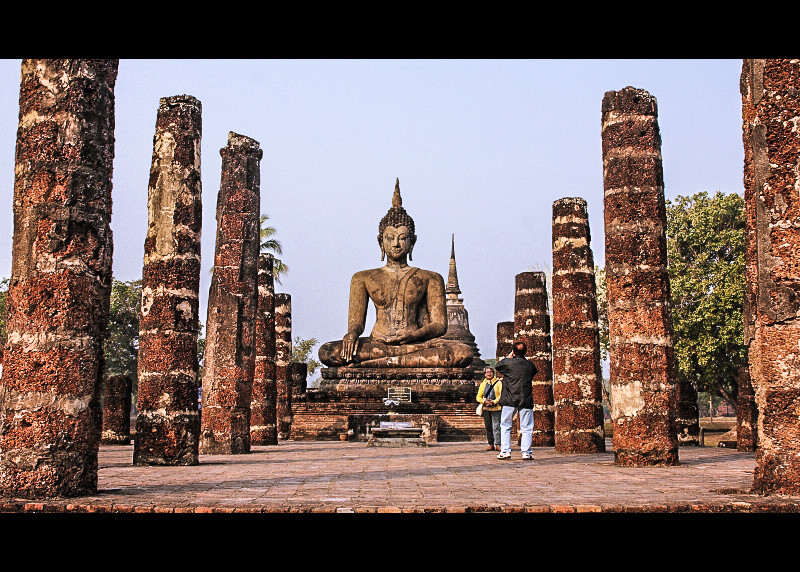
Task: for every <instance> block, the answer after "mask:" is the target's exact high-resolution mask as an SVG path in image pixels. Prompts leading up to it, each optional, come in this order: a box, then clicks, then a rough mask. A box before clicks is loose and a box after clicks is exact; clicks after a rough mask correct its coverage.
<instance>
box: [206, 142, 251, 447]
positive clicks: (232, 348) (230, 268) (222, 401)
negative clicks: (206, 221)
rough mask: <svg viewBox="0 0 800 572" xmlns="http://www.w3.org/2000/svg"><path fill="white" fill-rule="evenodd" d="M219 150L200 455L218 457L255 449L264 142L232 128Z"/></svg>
mask: <svg viewBox="0 0 800 572" xmlns="http://www.w3.org/2000/svg"><path fill="white" fill-rule="evenodd" d="M220 155H222V180H221V183H220V189H219V197H218V199H217V243H216V250H215V253H214V275H213V277H212V279H211V288H210V289H209V294H208V319H207V320H206V328H207V330H206V348H205V361H204V367H203V415H202V426H201V431H200V453H201V454H212V455H213V454H238V453H249V452H250V401H251V398H252V393H253V376H254V374H255V318H256V311H257V307H258V252H259V248H260V236H259V218H260V214H259V211H260V209H261V194H260V193H261V180H260V177H261V171H260V161H261V157H262V155H263V152H262V151H261V148H260V146H259V144H258V142H257V141H255V140H253V139H250V138H249V137H245V136H243V135H238V134H236V133H233V132H231V133H230V134H229V135H228V145H227V146H226V147H223V148H222V149H220Z"/></svg>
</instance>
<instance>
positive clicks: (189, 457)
mask: <svg viewBox="0 0 800 572" xmlns="http://www.w3.org/2000/svg"><path fill="white" fill-rule="evenodd" d="M201 114H202V107H201V105H200V102H199V101H198V100H197V99H195V98H194V97H192V96H190V95H178V96H174V97H164V98H161V100H160V102H159V107H158V113H157V115H156V132H155V135H154V136H153V158H152V162H151V164H150V184H149V187H148V200H147V210H148V216H147V223H148V227H147V236H146V238H145V241H144V266H143V268H142V303H141V306H140V308H139V363H138V377H139V392H138V398H137V403H136V406H137V409H138V411H139V412H138V415H137V416H136V440H135V442H134V448H133V463H134V465H196V464H198V462H199V443H200V418H199V411H198V408H197V386H198V384H199V383H198V381H199V380H198V369H199V368H198V362H197V335H198V332H199V328H200V323H199V317H198V314H199V300H200V296H199V293H200V233H201V231H202V225H203V221H202V216H203V209H202V192H201V184H200V139H201V130H202V125H201V123H202V122H201Z"/></svg>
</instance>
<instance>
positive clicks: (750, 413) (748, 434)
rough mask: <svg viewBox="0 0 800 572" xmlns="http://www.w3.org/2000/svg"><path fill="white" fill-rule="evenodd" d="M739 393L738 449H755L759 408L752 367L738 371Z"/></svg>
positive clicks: (737, 403) (737, 417)
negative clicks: (752, 379)
mask: <svg viewBox="0 0 800 572" xmlns="http://www.w3.org/2000/svg"><path fill="white" fill-rule="evenodd" d="M737 378H738V381H739V383H738V385H739V393H738V394H737V397H736V449H737V450H739V451H755V450H756V447H757V446H758V431H757V427H758V408H757V407H756V396H755V394H754V393H753V385H752V383H751V381H750V368H749V367H748V366H746V365H745V366H742V367H740V368H739V370H738V371H737Z"/></svg>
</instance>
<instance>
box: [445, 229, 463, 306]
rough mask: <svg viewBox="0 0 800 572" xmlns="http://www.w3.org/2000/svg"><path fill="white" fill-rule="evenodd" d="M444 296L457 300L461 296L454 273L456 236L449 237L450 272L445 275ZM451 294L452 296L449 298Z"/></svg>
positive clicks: (456, 274) (455, 273) (456, 276)
mask: <svg viewBox="0 0 800 572" xmlns="http://www.w3.org/2000/svg"><path fill="white" fill-rule="evenodd" d="M444 291H445V294H448V297H450V298H457V297H458V295H459V294H461V289H460V288H459V287H458V272H457V271H456V235H455V234H453V235H451V237H450V272H449V273H448V275H447V286H445V289H444ZM451 294H452V296H451Z"/></svg>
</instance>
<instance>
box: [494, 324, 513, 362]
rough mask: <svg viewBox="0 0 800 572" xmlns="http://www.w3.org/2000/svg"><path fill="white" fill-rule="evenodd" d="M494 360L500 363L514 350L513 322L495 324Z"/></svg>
mask: <svg viewBox="0 0 800 572" xmlns="http://www.w3.org/2000/svg"><path fill="white" fill-rule="evenodd" d="M496 348H497V349H496V350H495V359H496V361H500V360H501V359H503V358H504V357H506V356H507V355H508V354H510V353H511V350H513V349H514V322H498V323H497V346H496Z"/></svg>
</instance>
